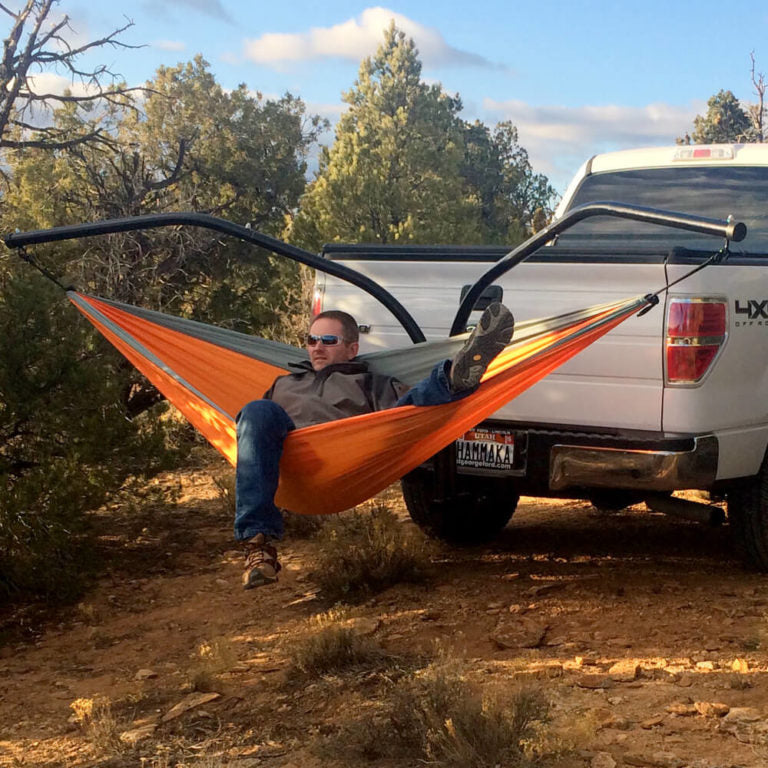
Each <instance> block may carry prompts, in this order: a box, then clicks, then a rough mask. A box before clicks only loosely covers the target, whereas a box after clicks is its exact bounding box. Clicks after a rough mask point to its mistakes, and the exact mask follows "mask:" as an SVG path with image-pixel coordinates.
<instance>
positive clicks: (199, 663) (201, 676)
mask: <svg viewBox="0 0 768 768" xmlns="http://www.w3.org/2000/svg"><path fill="white" fill-rule="evenodd" d="M192 658H193V663H192V664H191V666H190V667H189V669H188V670H187V687H188V688H189V689H190V690H192V691H203V692H208V691H213V690H215V688H216V677H217V676H218V675H220V674H222V673H223V672H228V671H229V670H231V669H232V668H233V667H234V666H235V665H236V664H237V656H236V655H235V652H234V650H233V648H232V644H231V642H230V641H229V640H228V639H227V638H224V637H217V638H214V639H213V640H210V641H209V640H203V642H201V643H200V644H199V645H198V647H197V650H196V651H195V654H194V655H193V657H192Z"/></svg>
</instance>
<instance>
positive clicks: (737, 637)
mask: <svg viewBox="0 0 768 768" xmlns="http://www.w3.org/2000/svg"><path fill="white" fill-rule="evenodd" d="M181 481H182V486H183V492H182V494H181V497H180V499H179V501H178V503H176V504H174V505H169V506H166V507H164V508H162V509H156V510H151V511H145V512H144V513H142V515H141V516H140V517H139V518H136V517H135V516H133V517H128V516H120V515H119V514H118V513H117V512H114V511H113V512H104V513H103V514H102V515H100V518H99V520H98V521H97V525H98V526H100V528H101V530H103V531H104V533H103V535H102V536H101V538H100V553H101V554H100V557H102V558H103V559H104V564H105V572H104V575H103V577H102V578H101V580H100V582H99V583H98V584H97V585H96V587H95V588H94V589H93V590H92V591H90V592H89V593H88V594H87V595H86V596H85V597H84V598H83V600H82V602H81V603H79V604H78V605H76V606H70V607H64V608H61V609H59V610H58V611H56V612H55V614H54V613H50V614H49V615H48V617H47V619H46V620H45V621H44V622H42V623H41V621H40V619H39V616H37V617H36V616H33V615H32V614H30V613H28V612H24V611H22V612H19V611H18V610H17V611H16V612H15V613H12V614H11V613H9V612H8V610H7V609H6V611H5V613H4V614H2V615H0V618H2V619H3V620H4V621H5V625H4V626H5V633H4V636H5V637H6V638H7V641H6V643H5V645H3V646H0V765H3V766H132V765H136V766H157V767H158V768H159V767H161V766H165V767H170V766H177V765H183V766H186V765H208V766H219V765H220V766H224V765H233V766H262V765H263V766H268V767H271V766H286V767H288V766H296V767H297V766H316V765H333V764H334V762H333V761H332V760H329V759H328V758H324V759H321V758H319V757H317V753H316V751H314V750H313V748H312V745H313V743H315V742H316V740H317V739H318V738H319V737H321V736H322V735H323V734H324V733H327V732H330V731H332V730H333V729H334V727H336V725H337V724H338V722H339V720H342V719H346V720H349V719H351V718H355V717H357V716H360V715H359V713H360V712H362V711H364V709H365V706H364V705H365V701H366V697H370V696H375V695H376V690H378V689H377V688H376V687H375V686H372V685H371V684H370V680H369V679H368V678H367V677H366V676H364V675H361V676H360V678H359V679H356V678H353V679H349V678H348V677H344V676H336V677H333V676H331V677H329V678H325V679H318V680H317V681H314V682H310V683H308V684H306V685H303V686H301V687H299V688H297V687H296V686H290V685H287V684H286V679H285V678H286V670H287V668H288V667H289V664H290V643H289V642H287V641H289V640H290V638H291V637H293V636H295V635H297V634H299V633H301V632H302V631H304V629H305V628H306V625H307V620H308V618H309V617H310V616H312V615H313V614H316V613H318V612H321V611H324V610H327V609H328V607H329V605H328V603H327V602H324V600H323V597H322V595H321V594H318V590H317V588H316V587H315V585H314V584H313V581H312V575H311V572H312V562H313V552H315V551H316V549H315V548H316V547H317V546H318V544H317V542H316V541H314V540H312V539H306V540H291V541H288V542H287V543H286V546H285V547H284V548H283V550H282V552H281V555H282V560H283V565H284V571H283V573H282V575H281V576H282V578H281V580H280V582H279V583H278V584H277V585H274V586H271V587H268V588H263V589H259V590H253V591H250V592H244V591H242V590H241V589H240V587H239V577H240V567H241V556H240V553H239V551H238V550H237V549H236V548H235V546H234V545H233V543H232V541H231V539H230V533H229V532H230V520H229V511H228V510H227V509H226V508H225V505H224V504H223V503H222V501H221V499H220V498H219V497H218V495H217V490H216V487H215V486H214V484H213V483H212V481H211V472H210V467H205V468H202V469H197V470H189V471H187V472H185V473H183V474H182V475H181ZM386 500H387V502H388V503H391V504H392V505H393V506H395V507H396V508H397V509H398V511H399V514H400V515H401V516H402V517H403V523H402V524H403V525H407V526H410V525H412V523H410V521H408V520H406V519H405V518H406V513H405V511H404V508H403V505H402V501H401V499H400V498H399V495H398V493H397V491H394V490H390V491H389V492H388V495H387V497H386ZM115 518H117V519H115ZM767 611H768V580H767V579H766V577H765V576H761V575H758V574H753V573H748V572H746V571H744V570H743V569H742V568H741V566H740V565H739V564H738V563H737V562H736V561H735V560H734V559H733V555H732V553H731V550H730V547H729V543H728V536H727V529H725V528H721V529H715V528H707V527H704V526H701V525H698V524H695V523H688V522H684V521H679V520H674V519H672V518H668V517H664V516H661V515H657V514H649V513H648V512H646V511H644V507H642V506H638V507H633V508H631V509H629V510H625V511H623V512H620V513H616V514H610V515H607V514H603V513H599V512H597V511H596V510H595V509H594V508H593V507H592V506H590V505H589V504H588V503H586V502H573V501H550V500H546V499H534V498H524V499H522V500H521V503H520V506H519V508H518V511H517V512H516V514H515V516H514V517H513V520H512V522H511V523H510V525H509V526H508V527H507V528H506V530H505V531H504V532H503V534H502V535H501V536H500V537H499V538H498V539H497V540H496V541H495V542H494V543H493V544H492V545H489V546H484V547H474V548H472V549H465V550H460V549H453V548H450V547H447V546H442V545H438V546H436V548H435V550H434V555H433V557H432V566H431V571H430V575H429V578H428V580H427V581H426V583H425V584H423V585H407V584H404V585H397V586H395V587H392V588H390V589H389V590H387V591H386V592H384V593H381V594H379V595H377V596H375V597H373V598H371V599H369V600H368V601H367V602H366V603H364V604H363V605H362V606H360V607H358V608H357V609H356V615H358V616H362V617H363V619H364V620H366V621H367V622H368V632H369V634H370V635H371V636H372V637H373V638H374V639H375V640H376V641H377V642H378V643H380V644H381V646H382V647H383V648H385V649H386V650H388V651H390V652H392V653H397V654H404V655H409V654H410V655H413V654H429V653H431V652H432V649H433V648H434V645H435V641H440V643H441V644H442V646H443V647H444V648H447V649H449V650H450V651H451V652H455V653H456V654H457V655H460V656H461V657H462V658H463V659H464V661H465V664H466V675H467V677H468V679H470V680H471V681H472V682H473V684H475V685H477V686H480V687H488V688H495V689H501V690H504V689H512V688H514V687H515V686H519V685H520V684H521V683H524V684H527V685H531V686H534V687H535V688H536V689H538V690H541V691H542V692H543V693H544V694H545V695H546V696H547V698H548V699H549V701H551V702H552V712H553V718H554V720H553V721H554V722H555V723H558V724H559V725H560V726H561V727H565V730H566V731H567V730H568V729H569V728H570V731H571V732H572V734H576V735H575V736H573V738H574V741H573V750H572V752H571V754H570V755H569V756H568V757H567V758H563V762H562V763H560V764H562V765H564V766H565V765H567V766H591V768H612V766H624V765H629V766H657V767H659V768H683V766H689V767H690V768H694V767H695V768H732V767H735V766H740V767H742V768H758V767H761V766H766V765H768V719H767V718H766V716H767V715H768V686H767V685H766V673H767V672H768V653H767V650H768V639H767V637H768V636H767V635H766V630H768V619H767V618H766V612H767ZM201 648H203V649H205V648H208V649H211V648H213V649H214V651H213V652H212V653H213V655H214V656H216V657H217V658H218V659H219V662H220V665H219V667H218V668H216V669H215V670H214V672H215V675H214V676H213V677H212V679H211V680H210V681H209V682H210V684H209V685H208V686H207V687H208V688H209V689H210V691H211V692H209V693H207V694H206V693H199V692H193V693H190V683H189V681H190V679H192V678H194V675H195V664H196V663H199V661H200V658H201V654H202V655H204V653H203V651H201ZM196 660H197V661H196ZM198 687H204V686H198ZM195 697H197V698H195ZM88 701H90V702H96V704H95V706H96V707H97V708H98V707H99V706H106V704H104V702H109V704H110V706H109V708H108V709H104V710H103V711H104V712H107V713H108V716H104V717H103V718H102V719H101V720H100V721H99V722H100V725H101V727H102V731H103V732H102V733H101V735H99V733H98V732H96V731H94V730H91V731H90V732H89V731H87V730H86V729H84V728H83V727H82V726H81V725H79V724H78V723H77V722H76V713H77V712H78V711H80V712H81V714H82V708H83V707H87V706H88V704H87V702H88ZM77 702H79V704H78V703H77ZM83 702H85V703H83ZM99 702H102V704H99ZM73 703H75V706H74V708H73V706H72V705H73ZM179 704H182V707H179V708H177V709H176V710H174V709H173V708H174V707H176V705H179ZM183 706H188V707H189V708H188V709H187V710H186V711H185V712H181V713H179V710H180V709H182V708H183ZM78 707H80V709H79V710H78ZM95 721H96V718H95V716H94V722H95ZM116 734H123V741H120V742H119V747H115V746H114V745H115V743H116V742H115V735H116ZM126 734H127V735H126ZM129 742H130V743H129ZM113 747H114V748H113ZM416 764H417V763H416V761H414V765H416Z"/></svg>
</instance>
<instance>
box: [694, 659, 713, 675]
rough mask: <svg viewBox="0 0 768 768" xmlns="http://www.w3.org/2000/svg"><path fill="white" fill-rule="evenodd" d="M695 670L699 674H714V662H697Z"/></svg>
mask: <svg viewBox="0 0 768 768" xmlns="http://www.w3.org/2000/svg"><path fill="white" fill-rule="evenodd" d="M696 669H697V670H699V672H714V670H715V662H714V661H697V662H696Z"/></svg>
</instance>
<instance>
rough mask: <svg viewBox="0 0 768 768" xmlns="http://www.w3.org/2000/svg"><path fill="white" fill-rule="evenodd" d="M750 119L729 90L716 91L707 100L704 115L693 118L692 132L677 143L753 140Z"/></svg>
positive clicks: (720, 142) (725, 142)
mask: <svg viewBox="0 0 768 768" xmlns="http://www.w3.org/2000/svg"><path fill="white" fill-rule="evenodd" d="M752 133H753V127H752V121H751V120H750V118H749V115H748V114H747V112H746V111H745V110H744V109H743V108H742V106H741V104H740V103H739V100H738V99H737V98H736V97H735V96H734V95H733V93H732V92H731V91H722V90H721V91H718V92H717V93H716V94H715V95H714V96H712V97H710V99H709V101H708V102H707V113H706V115H697V116H696V117H695V118H694V120H693V133H692V135H691V136H688V134H686V135H685V137H683V138H682V139H678V143H679V144H690V143H691V140H693V143H694V144H723V143H724V144H729V143H734V142H745V141H746V142H748V141H754V140H755V139H754V138H753V137H752Z"/></svg>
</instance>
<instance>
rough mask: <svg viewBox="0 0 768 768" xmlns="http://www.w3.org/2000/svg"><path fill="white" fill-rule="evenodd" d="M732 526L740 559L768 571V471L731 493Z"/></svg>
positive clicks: (751, 565)
mask: <svg viewBox="0 0 768 768" xmlns="http://www.w3.org/2000/svg"><path fill="white" fill-rule="evenodd" d="M727 498H728V525H729V526H730V529H731V538H732V540H733V544H734V548H735V550H736V552H737V553H738V555H739V557H741V559H742V560H743V561H744V562H745V564H746V565H747V566H749V567H750V568H754V569H756V570H758V571H768V471H767V470H766V464H765V462H763V466H762V467H761V468H760V472H759V474H758V475H757V477H756V478H754V480H751V481H749V482H747V483H744V485H742V486H740V487H738V488H734V489H733V490H730V491H728V494H727Z"/></svg>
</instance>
